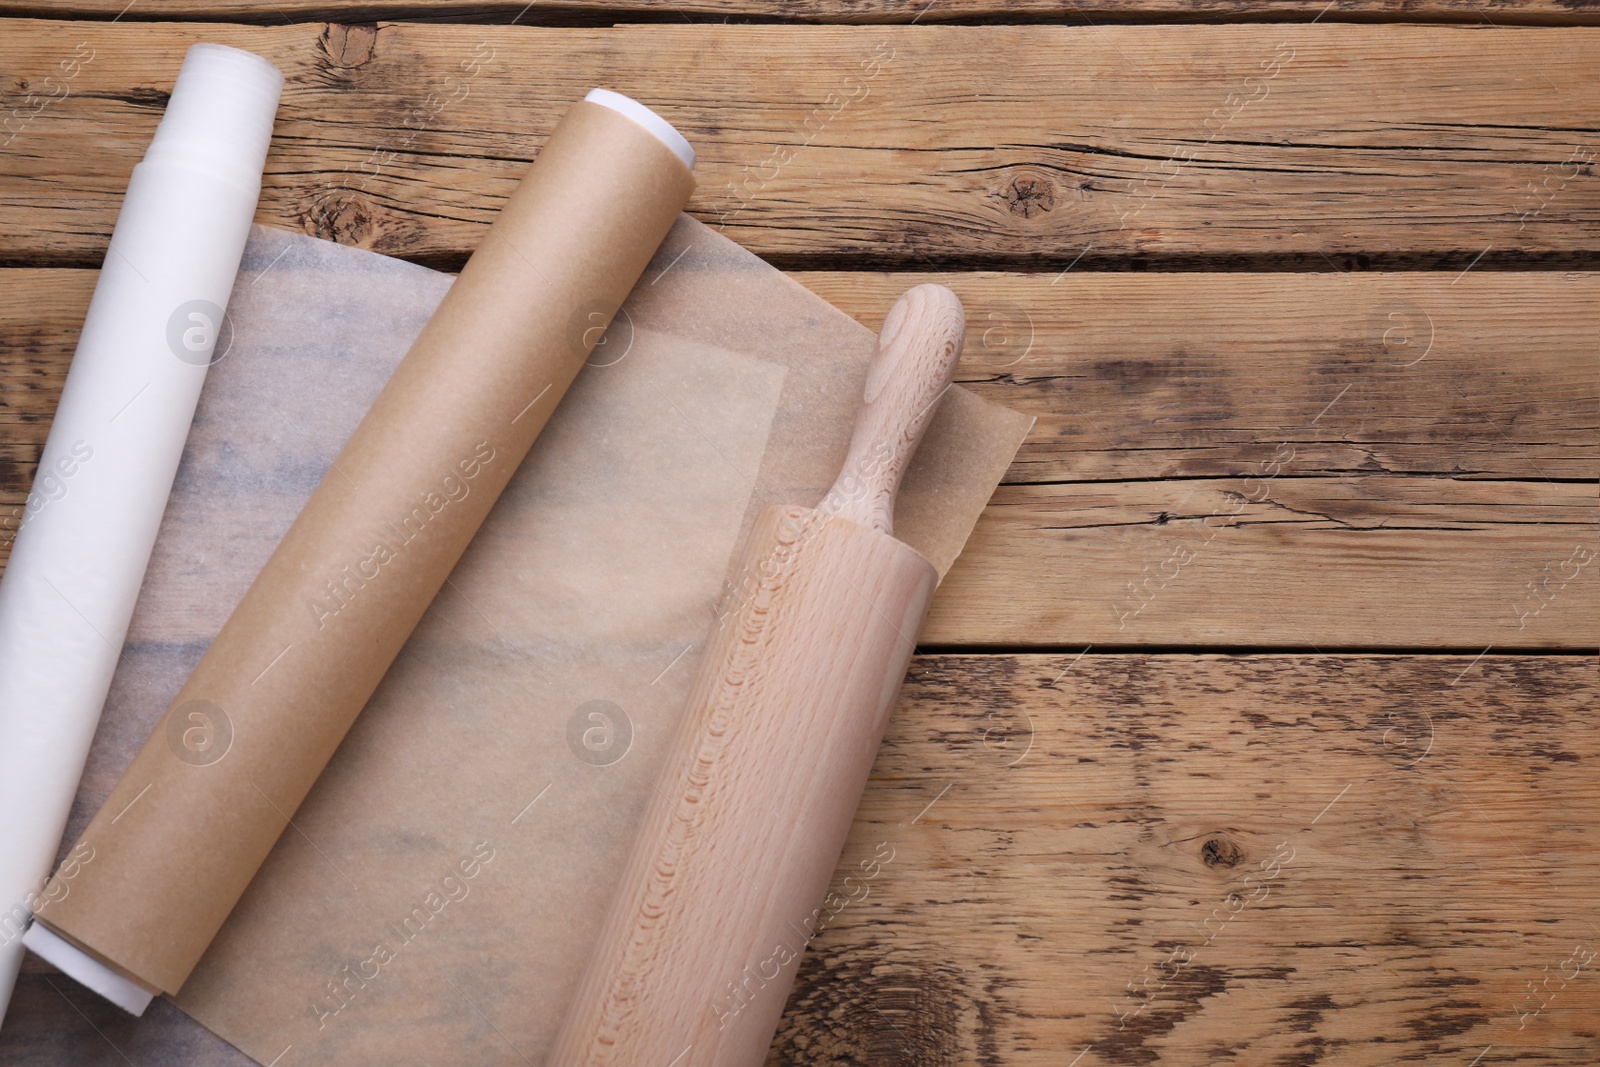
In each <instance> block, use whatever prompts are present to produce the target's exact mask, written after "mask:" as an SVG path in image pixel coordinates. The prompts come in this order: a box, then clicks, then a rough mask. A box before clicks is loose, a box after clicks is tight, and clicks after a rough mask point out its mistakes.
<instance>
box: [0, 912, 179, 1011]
mask: <svg viewBox="0 0 1600 1067" xmlns="http://www.w3.org/2000/svg"><path fill="white" fill-rule="evenodd" d="M22 943H23V944H24V945H27V946H28V948H30V949H31V950H33V952H34V953H35V954H36V955H38V956H39V957H40V958H42V959H44V960H45V961H46V962H48V963H51V964H54V965H55V966H56V967H57V968H58V969H59V970H60V971H61V973H63V974H65V975H66V976H67V977H68V978H71V979H73V980H74V981H76V982H79V983H81V984H83V985H86V986H88V987H89V988H90V989H92V990H94V991H95V992H96V993H99V994H100V995H101V996H102V997H105V998H106V999H107V1000H109V1001H111V1003H113V1004H115V1005H116V1006H117V1007H119V1008H121V1009H122V1010H123V1011H125V1012H128V1013H130V1014H132V1015H143V1014H144V1009H146V1008H148V1007H149V1006H150V1002H151V1001H152V1000H154V999H155V996H156V995H155V994H154V993H151V992H148V991H147V990H146V989H145V988H144V987H143V986H141V985H139V984H138V983H136V982H130V981H129V980H128V979H126V978H124V977H122V975H120V974H118V973H117V972H116V971H113V970H112V969H111V968H110V967H107V966H106V965H105V964H103V963H101V962H100V961H99V960H97V959H95V958H94V957H93V956H91V955H89V954H88V953H87V952H84V951H83V950H82V949H80V948H78V947H77V946H76V945H74V944H72V942H70V941H67V940H65V939H64V938H62V937H60V936H58V935H57V934H55V933H53V932H51V930H50V929H49V928H48V927H46V926H45V925H44V924H42V923H34V924H32V925H31V926H29V927H28V929H27V931H26V932H25V933H24V934H23V935H22Z"/></svg>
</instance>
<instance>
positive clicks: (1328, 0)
mask: <svg viewBox="0 0 1600 1067" xmlns="http://www.w3.org/2000/svg"><path fill="white" fill-rule="evenodd" d="M0 14H3V15H24V16H27V15H44V16H48V17H52V18H62V17H67V18H71V17H73V16H81V17H86V18H115V17H119V16H120V17H123V18H127V19H133V20H143V19H182V18H191V19H227V20H229V21H233V22H265V23H273V22H279V21H282V20H284V19H287V18H289V17H291V16H292V17H294V18H296V19H301V20H303V21H321V20H323V19H330V20H335V21H340V22H370V21H374V20H377V19H402V18H432V19H439V20H446V19H452V18H453V19H459V20H461V21H464V22H480V21H481V22H502V21H511V20H513V19H514V20H516V21H518V22H520V23H521V24H523V25H539V24H545V23H553V24H557V25H560V24H565V23H579V22H582V21H594V22H602V23H604V22H610V21H612V20H615V19H621V18H632V19H646V18H657V19H665V20H671V21H683V20H689V19H691V18H729V17H732V18H739V17H753V18H756V19H760V20H772V21H784V22H788V21H793V22H839V23H879V22H883V23H896V22H919V23H936V22H948V21H954V20H963V19H1002V20H1008V21H1010V20H1023V19H1026V20H1030V21H1032V20H1038V19H1061V20H1065V21H1067V22H1069V23H1072V24H1077V25H1084V24H1100V23H1114V22H1137V21H1142V20H1152V19H1167V20H1175V21H1182V22H1195V21H1199V20H1202V19H1205V20H1215V21H1228V20H1231V21H1241V22H1266V21H1271V20H1275V19H1300V20H1308V19H1316V20H1318V21H1323V22H1335V21H1340V20H1345V19H1354V20H1371V21H1383V20H1391V21H1398V20H1404V21H1406V22H1435V21H1439V22H1467V23H1475V24H1478V25H1497V26H1506V25H1517V24H1519V23H1532V24H1541V25H1563V26H1572V25H1594V24H1596V23H1597V22H1600V7H1597V6H1596V5H1593V4H1585V3H1582V2H1576V3H1574V2H1567V3H1563V2H1562V0H1253V2H1250V0H1084V2H1080V0H789V2H786V3H784V4H781V5H780V4H773V3H771V2H770V0H535V2H533V3H528V2H525V0H274V2H273V3H272V4H270V5H263V4H262V3H261V2H260V0H162V3H161V5H160V6H159V7H154V6H151V7H144V6H143V5H139V6H130V4H129V3H128V0H67V2H66V3H55V2H53V3H44V2H42V0H0Z"/></svg>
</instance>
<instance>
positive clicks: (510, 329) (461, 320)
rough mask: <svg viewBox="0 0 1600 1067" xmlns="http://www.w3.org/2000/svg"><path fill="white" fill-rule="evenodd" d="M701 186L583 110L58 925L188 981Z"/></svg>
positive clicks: (55, 920)
mask: <svg viewBox="0 0 1600 1067" xmlns="http://www.w3.org/2000/svg"><path fill="white" fill-rule="evenodd" d="M693 188H694V179H693V177H692V176H691V174H690V171H689V168H688V167H687V166H686V165H685V163H684V161H683V160H681V159H680V158H679V156H678V155H677V154H675V152H674V150H673V149H671V148H669V147H668V146H667V145H666V143H665V142H664V141H662V140H659V139H658V138H657V136H656V135H655V134H653V133H652V132H650V131H648V130H646V129H645V128H644V127H643V126H641V125H638V124H636V123H635V122H634V121H633V120H632V119H630V118H627V117H624V116H623V115H622V114H620V113H618V112H617V111H614V110H611V109H609V108H608V107H606V106H602V105H600V104H596V103H591V102H587V101H584V102H579V103H577V104H576V105H574V106H573V107H572V109H571V110H569V111H568V112H567V114H566V116H565V117H564V118H563V119H562V121H561V123H560V124H559V125H558V126H557V128H556V129H555V131H554V132H553V133H552V134H551V136H550V138H549V140H548V141H547V142H546V144H545V145H544V147H543V149H542V150H541V151H540V153H539V156H538V159H537V161H536V163H535V164H534V165H533V167H532V168H530V170H529V171H528V173H527V175H526V177H524V178H523V180H522V183H521V184H520V185H519V186H518V187H517V189H516V191H515V192H514V193H513V194H512V196H511V199H510V200H509V201H508V203H507V204H506V206H505V208H504V210H503V211H502V212H501V214H500V216H499V218H498V219H497V220H496V221H495V223H494V225H493V226H492V227H490V229H489V231H488V233H487V234H486V235H485V237H484V240H483V243H482V244H481V245H480V246H479V248H478V249H477V251H476V252H475V253H474V254H473V256H472V258H471V259H470V260H469V261H468V262H467V265H466V267H465V268H464V269H463V270H462V272H461V275H460V277H459V278H458V279H457V280H456V282H455V283H454V285H453V287H452V288H451V289H450V291H449V293H448V294H447V295H446V297H445V299H444V302H443V303H442V304H441V305H440V306H439V309H438V310H437V312H435V314H434V316H433V318H432V319H430V320H429V322H428V325H427V327H426V328H425V329H424V330H423V332H422V334H421V336H420V337H418V339H417V341H416V343H415V344H414V345H413V346H412V347H411V350H410V352H409V353H408V354H407V355H406V357H405V359H404V360H403V361H402V362H401V364H400V365H399V367H398V368H397V369H396V370H395V372H394V375H393V377H392V378H391V379H390V380H389V382H388V384H387V385H386V386H385V387H384V389H383V392H382V393H381V394H380V395H379V396H378V399H377V400H376V401H375V402H374V404H373V406H372V409H371V410H370V411H369V412H368V413H367V415H366V416H365V417H364V418H363V419H362V421H361V423H360V425H359V426H358V427H357V428H356V430H355V432H354V434H353V435H352V436H351V438H350V440H349V442H348V443H347V444H346V445H345V447H344V450H343V452H342V453H341V454H340V455H339V457H338V459H337V460H336V461H335V462H334V464H333V469H332V470H331V471H330V472H329V473H328V475H327V476H326V477H324V478H323V480H322V483H321V484H320V485H319V486H318V487H317V489H316V491H315V493H314V494H313V495H312V496H311V498H310V500H309V501H308V502H307V503H306V506H305V508H304V509H303V510H302V511H301V513H300V515H299V517H298V518H297V519H296V520H295V522H294V524H293V526H291V527H290V529H289V531H288V533H287V534H286V535H285V536H284V538H283V541H282V542H281V543H280V544H279V545H278V548H277V549H276V551H274V553H273V554H272V557H271V558H270V559H269V560H268V561H267V564H266V566H265V567H263V568H262V571H261V573H260V574H259V575H258V576H257V577H256V580H255V582H254V583H253V584H252V585H251V586H250V589H249V591H248V592H247V593H246V594H245V596H244V598H243V600H241V601H240V603H239V605H238V607H237V608H236V609H235V610H234V612H233V614H232V616H231V617H230V618H229V619H228V621H227V623H226V624H225V625H224V626H223V628H222V631H221V632H220V633H219V634H218V635H217V637H216V639H215V640H214V641H213V642H212V643H211V646H210V648H209V649H208V650H207V652H206V654H205V656H204V658H203V659H201V661H200V663H199V665H198V666H197V667H196V669H195V671H194V673H193V674H192V675H191V676H190V677H189V680H188V682H187V683H186V684H185V685H184V686H183V688H182V690H181V691H180V692H179V693H178V696H177V698H176V699H175V700H174V701H173V703H172V705H171V706H170V707H169V708H168V709H167V713H166V715H165V716H164V717H163V719H162V721H161V722H160V724H158V726H157V727H156V729H155V731H154V732H153V733H152V735H151V736H150V738H149V739H148V740H147V741H146V742H145V744H144V747H143V748H142V749H141V750H140V752H139V754H138V755H137V756H136V757H135V758H134V760H133V762H132V764H131V765H130V766H129V767H128V769H127V771H126V772H125V773H124V774H123V776H122V779H121V780H120V781H119V782H118V784H117V786H116V788H115V789H114V790H113V791H112V793H111V795H110V797H109V798H108V799H107V800H106V802H105V804H104V805H103V806H102V807H101V809H100V811H99V813H98V814H96V816H95V818H94V820H93V821H92V822H91V823H90V824H89V828H88V829H87V830H86V831H85V833H84V835H83V837H82V839H81V846H80V847H88V848H93V850H94V856H95V859H94V862H93V863H92V864H85V865H81V866H80V867H79V869H77V870H76V871H75V872H74V875H75V876H74V877H72V878H71V881H70V885H69V886H68V885H64V886H63V888H62V889H61V890H60V891H53V887H54V883H55V882H62V881H64V880H63V876H62V872H57V875H56V878H55V880H54V881H53V882H52V890H51V891H47V892H46V893H45V894H44V898H45V899H46V900H47V901H50V903H47V904H46V905H45V907H43V908H42V909H40V912H39V915H38V918H39V921H40V922H42V923H44V924H45V926H46V927H48V928H49V929H50V930H53V931H54V932H56V933H57V934H59V935H61V936H62V937H63V938H65V939H66V940H68V941H69V942H71V943H72V944H74V945H76V946H77V947H78V948H80V949H83V950H85V951H86V952H88V953H89V954H90V955H91V956H93V957H95V958H96V959H98V960H99V961H100V962H102V963H104V964H106V965H108V966H109V967H110V968H111V969H113V970H114V971H116V972H119V973H121V974H122V975H124V976H125V977H129V978H132V979H134V980H135V981H137V982H138V983H140V984H141V985H143V986H145V987H146V988H148V989H150V990H152V991H159V992H165V993H176V992H177V991H178V989H179V987H180V986H182V985H183V983H184V981H185V980H186V979H187V978H188V976H189V973H190V971H191V970H192V969H193V968H194V966H195V964H196V962H197V961H198V960H199V959H200V957H201V955H202V954H203V953H204V952H205V950H206V947H207V946H208V945H209V944H210V942H211V940H212V938H213V937H214V936H215V934H216V932H217V930H218V928H219V927H220V926H221V925H222V923H223V920H224V919H226V918H227V916H228V913H229V911H230V910H232V908H233V906H234V904H235V903H236V902H237V901H238V899H239V897H240V895H241V894H242V893H243V892H244V890H245V887H246V886H247V885H248V884H249V882H250V880H251V878H252V877H253V876H254V875H255V873H256V871H257V869H258V868H259V867H260V866H261V864H262V862H263V861H264V860H265V859H266V857H267V854H268V852H269V851H270V850H271V849H272V847H273V845H274V843H275V842H276V841H277V840H278V837H279V835H280V834H282V833H283V831H284V830H285V829H286V827H287V826H288V822H289V819H290V818H291V817H292V816H293V815H294V813H295V810H296V808H297V807H298V806H299V805H300V802H301V800H302V799H304V797H305V796H306V793H307V792H308V791H309V790H310V788H311V786H312V784H313V783H314V782H315V781H316V778H317V776H318V774H320V773H321V771H322V769H323V766H324V765H325V764H326V763H327V762H328V759H329V758H330V757H331V756H332V755H333V752H334V750H335V749H336V748H337V747H338V745H339V742H340V740H341V739H342V738H343V737H344V735H345V733H346V731H347V730H348V729H349V728H350V725H351V723H352V722H353V721H354V719H355V717H356V715H357V713H358V712H359V711H360V710H361V708H362V706H363V705H364V704H365V703H366V702H367V699H368V698H369V697H370V696H371V695H372V692H373V690H374V689H375V688H376V687H377V685H378V682H379V681H380V680H381V679H382V677H383V675H384V672H385V671H386V670H387V669H388V667H389V665H390V663H391V662H392V661H393V659H394V658H395V656H396V654H397V653H398V652H399V651H400V648H401V646H402V645H403V644H404V643H405V641H406V639H407V637H408V636H409V635H410V634H411V631H412V629H413V628H414V627H415V625H416V624H417V621H418V620H419V619H420V618H421V616H422V614H423V612H424V611H425V610H426V609H427V607H428V605H429V603H430V602H431V601H432V600H433V598H434V595H435V594H436V593H437V592H438V591H439V589H440V588H441V586H442V585H443V584H444V582H445V580H446V578H447V577H448V576H449V574H450V571H451V569H452V568H453V567H454V566H455V564H456V561H457V559H458V558H459V557H460V556H461V553H462V552H463V550H465V548H466V547H467V543H468V542H469V541H470V540H471V539H472V536H473V534H474V533H475V532H476V531H477V529H478V527H479V525H480V524H481V523H482V522H483V520H484V517H485V516H486V515H487V514H488V512H489V509H490V507H491V506H492V505H493V504H494V502H495V499H496V498H497V497H498V496H499V494H500V491H501V490H502V489H503V488H504V487H505V485H506V482H507V480H508V479H509V478H510V477H511V474H512V472H513V471H514V470H515V469H516V468H517V465H518V464H519V463H521V461H522V458H523V456H524V455H525V454H526V453H527V451H528V448H529V446H530V445H532V443H533V440H534V438H535V437H536V436H537V435H538V433H539V431H540V430H541V429H542V428H543V426H544V424H545V422H546V420H547V418H548V417H549V415H550V413H551V411H552V410H553V409H554V408H555V406H556V404H557V402H558V401H559V400H560V399H561V396H562V394H563V393H564V392H565V391H566V389H567V386H568V385H569V384H570V383H571V381H572V379H573V377H574V376H575V375H576V374H577V372H578V369H579V367H581V366H582V365H583V363H584V361H585V359H586V358H587V357H588V355H589V352H590V350H591V349H592V347H593V345H594V343H595V342H596V341H597V340H598V339H599V337H600V336H601V333H602V328H603V327H604V326H605V325H606V324H607V323H608V322H609V321H610V318H611V316H612V315H613V314H614V313H615V312H616V309H617V308H618V307H619V306H620V305H621V303H622V301H623V300H624V298H625V297H626V296H627V295H628V292H629V290H631V289H632V288H633V286H634V284H635V283H636V282H637V281H638V279H639V276H640V274H641V273H642V272H643V270H644V267H645V265H646V264H647V263H648V262H649V260H650V257H651V255H652V253H653V252H654V251H655V249H656V247H657V246H658V245H659V244H660V243H661V241H662V239H663V238H664V237H665V235H666V233H667V231H668V230H669V229H670V228H671V226H672V224H673V221H674V219H676V218H677V216H678V213H679V211H680V210H682V208H683V206H684V205H685V204H686V203H687V201H688V199H689V195H690V193H691V191H692V190H693ZM284 415H285V416H286V422H285V427H284V430H285V432H286V433H292V432H294V431H293V430H292V429H291V427H290V423H289V422H288V421H287V420H292V418H293V415H294V413H293V412H285V413H284ZM330 876H332V877H336V876H333V875H331V873H330ZM57 897H59V899H56V898H57Z"/></svg>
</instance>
